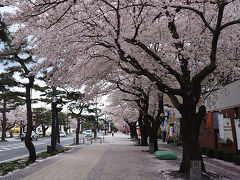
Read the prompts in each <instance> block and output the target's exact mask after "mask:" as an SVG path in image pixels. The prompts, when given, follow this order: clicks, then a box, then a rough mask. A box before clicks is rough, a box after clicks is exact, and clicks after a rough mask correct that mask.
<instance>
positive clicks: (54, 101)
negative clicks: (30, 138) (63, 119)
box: [48, 87, 57, 152]
mask: <svg viewBox="0 0 240 180" xmlns="http://www.w3.org/2000/svg"><path fill="white" fill-rule="evenodd" d="M56 117H57V97H56V87H52V133H51V152H54V151H56V125H57V118H56ZM48 151H49V150H48Z"/></svg>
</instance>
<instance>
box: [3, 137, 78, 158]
mask: <svg viewBox="0 0 240 180" xmlns="http://www.w3.org/2000/svg"><path fill="white" fill-rule="evenodd" d="M73 138H74V136H73V135H71V136H70V135H69V136H67V137H60V142H61V143H60V144H61V145H69V144H72V143H73ZM32 142H33V144H34V146H35V149H36V152H41V151H44V150H45V151H46V150H47V145H50V144H51V138H50V137H44V138H38V141H32ZM25 155H28V150H27V148H26V147H25V144H24V141H21V140H20V139H13V138H11V139H8V141H7V142H0V162H3V161H8V160H10V159H15V158H18V157H21V156H25Z"/></svg>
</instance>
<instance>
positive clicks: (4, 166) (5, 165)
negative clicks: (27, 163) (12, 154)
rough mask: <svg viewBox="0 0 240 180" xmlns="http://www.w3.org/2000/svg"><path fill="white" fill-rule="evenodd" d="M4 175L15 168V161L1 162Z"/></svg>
mask: <svg viewBox="0 0 240 180" xmlns="http://www.w3.org/2000/svg"><path fill="white" fill-rule="evenodd" d="M1 167H2V176H4V175H6V174H7V173H8V172H10V171H13V170H15V164H14V162H6V163H2V164H1Z"/></svg>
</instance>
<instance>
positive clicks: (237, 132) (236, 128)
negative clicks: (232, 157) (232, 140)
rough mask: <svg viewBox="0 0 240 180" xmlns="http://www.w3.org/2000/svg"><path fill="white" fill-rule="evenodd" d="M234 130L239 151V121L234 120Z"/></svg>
mask: <svg viewBox="0 0 240 180" xmlns="http://www.w3.org/2000/svg"><path fill="white" fill-rule="evenodd" d="M234 124H235V130H236V136H237V149H238V150H240V120H239V119H235V120H234Z"/></svg>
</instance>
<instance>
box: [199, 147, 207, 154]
mask: <svg viewBox="0 0 240 180" xmlns="http://www.w3.org/2000/svg"><path fill="white" fill-rule="evenodd" d="M206 149H209V148H208V147H201V152H202V154H203V155H206Z"/></svg>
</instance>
